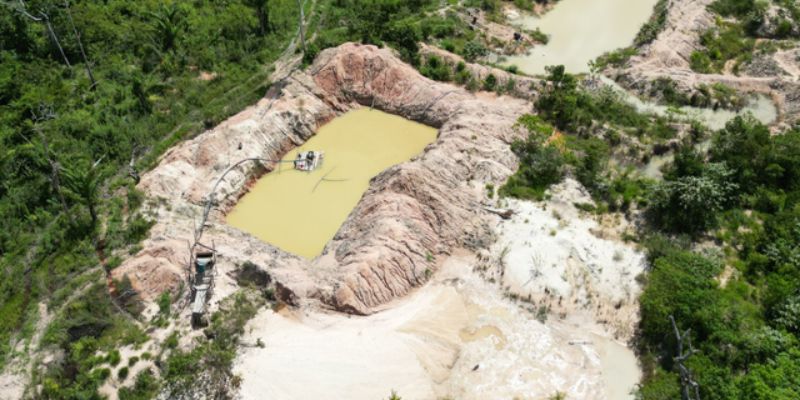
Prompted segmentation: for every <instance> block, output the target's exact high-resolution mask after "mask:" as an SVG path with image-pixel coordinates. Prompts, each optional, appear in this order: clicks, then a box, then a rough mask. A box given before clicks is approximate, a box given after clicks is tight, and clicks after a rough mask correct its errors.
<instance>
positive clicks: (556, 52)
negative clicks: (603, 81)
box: [503, 0, 657, 75]
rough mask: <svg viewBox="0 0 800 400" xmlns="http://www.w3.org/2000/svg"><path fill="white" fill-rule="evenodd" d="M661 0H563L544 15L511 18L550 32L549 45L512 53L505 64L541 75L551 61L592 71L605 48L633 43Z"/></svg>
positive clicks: (571, 68) (579, 69) (569, 69)
mask: <svg viewBox="0 0 800 400" xmlns="http://www.w3.org/2000/svg"><path fill="white" fill-rule="evenodd" d="M656 2H657V0H561V1H559V2H558V4H557V5H556V6H555V7H554V8H553V9H552V10H550V11H549V12H547V13H546V14H544V15H543V16H542V17H536V16H522V17H519V18H518V19H516V20H511V23H512V24H515V25H519V26H521V27H523V28H525V29H530V30H533V29H536V28H539V29H540V30H541V31H542V32H544V33H546V34H547V35H549V36H550V41H549V42H548V43H547V44H546V45H541V46H535V47H534V48H533V49H531V51H530V52H529V53H528V54H523V55H518V56H511V57H508V58H507V59H506V61H505V62H503V64H505V65H516V66H517V67H519V69H520V71H522V72H525V73H528V74H532V75H540V74H544V73H545V69H544V68H545V67H546V66H548V65H564V67H566V69H567V71H569V72H572V73H581V72H589V61H592V60H594V59H595V58H597V57H598V56H600V55H602V54H603V53H605V52H608V51H611V50H615V49H618V48H621V47H627V46H630V45H631V44H633V39H634V38H635V37H636V34H637V33H638V32H639V29H640V28H641V26H642V25H643V24H644V23H645V22H647V20H648V18H650V15H652V13H653V7H654V6H655V4H656Z"/></svg>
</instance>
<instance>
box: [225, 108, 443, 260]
mask: <svg viewBox="0 0 800 400" xmlns="http://www.w3.org/2000/svg"><path fill="white" fill-rule="evenodd" d="M435 139H436V129H434V128H431V127H429V126H426V125H422V124H420V123H417V122H413V121H410V120H407V119H405V118H402V117H399V116H396V115H392V114H388V113H385V112H382V111H378V110H373V109H368V108H361V109H357V110H353V111H350V112H348V113H346V114H344V115H342V116H340V117H338V118H336V119H334V120H333V121H331V122H329V123H327V124H326V125H324V126H322V127H321V128H320V129H319V131H318V132H317V133H316V135H314V136H313V137H312V138H311V139H309V140H308V141H307V142H306V143H304V144H303V145H302V146H300V147H298V148H296V149H294V150H293V151H291V152H289V153H288V154H287V155H286V156H285V157H284V159H286V160H292V159H294V158H295V157H296V155H297V153H299V152H302V151H308V150H314V151H322V152H324V161H323V164H322V166H321V167H319V168H317V169H316V170H314V171H311V172H302V171H297V170H294V169H292V167H291V164H283V165H282V166H281V164H278V165H279V167H277V169H276V170H274V171H273V172H270V173H268V174H266V175H264V176H263V177H262V178H261V179H259V180H258V182H256V183H255V185H254V186H253V187H252V188H251V190H250V191H249V193H247V194H246V195H245V196H244V197H242V198H241V199H240V200H239V202H238V203H237V204H236V206H235V207H234V208H233V209H232V210H231V211H230V212H229V213H228V215H227V216H226V220H227V222H228V224H229V225H231V226H234V227H236V228H239V229H241V230H243V231H245V232H248V233H250V234H252V235H254V236H256V237H258V238H259V239H261V240H263V241H265V242H267V243H270V244H273V245H275V246H277V247H279V248H281V249H283V250H285V251H288V252H290V253H294V254H297V255H300V256H303V257H306V258H313V257H316V256H317V255H319V254H320V253H321V252H322V249H323V248H324V247H325V244H326V243H328V241H329V240H330V239H331V238H333V236H334V235H335V234H336V231H337V230H338V229H339V227H340V226H341V224H342V223H343V222H344V221H345V219H347V216H348V215H349V214H350V211H351V210H352V209H353V208H354V207H355V206H356V204H357V203H358V201H359V199H360V198H361V196H362V195H363V193H364V192H365V191H366V190H367V188H368V187H369V181H370V179H371V178H372V177H374V176H375V175H377V174H379V173H380V172H381V171H383V170H385V169H387V168H389V167H390V166H392V165H395V164H399V163H401V162H404V161H407V160H409V159H411V158H412V157H414V156H415V155H417V154H419V153H421V152H422V150H423V149H424V148H425V146H426V145H428V144H429V143H431V142H433V141H434V140H435Z"/></svg>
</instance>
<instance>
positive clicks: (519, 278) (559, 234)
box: [490, 179, 645, 341]
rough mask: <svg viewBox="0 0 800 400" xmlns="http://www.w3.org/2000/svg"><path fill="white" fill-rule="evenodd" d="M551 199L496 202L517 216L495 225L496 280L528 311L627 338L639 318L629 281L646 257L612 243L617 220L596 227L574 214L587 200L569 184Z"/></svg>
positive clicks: (620, 222) (621, 225) (619, 227)
mask: <svg viewBox="0 0 800 400" xmlns="http://www.w3.org/2000/svg"><path fill="white" fill-rule="evenodd" d="M550 193H551V198H550V199H549V200H548V201H545V202H537V203H533V202H529V201H517V200H513V199H510V200H503V202H504V205H505V206H507V207H508V208H510V209H512V210H514V211H516V213H515V215H514V216H513V217H512V218H511V219H510V220H508V221H502V222H500V223H499V225H498V227H497V231H498V232H499V238H498V240H497V242H496V243H495V246H494V248H493V250H492V254H493V256H494V257H497V258H498V260H497V261H496V264H497V268H498V269H502V270H503V273H502V274H498V273H497V272H495V273H494V275H495V279H497V280H500V281H502V282H503V286H505V287H506V288H508V290H510V291H511V292H514V293H516V294H518V295H519V296H520V297H522V298H525V299H529V301H530V302H531V303H533V305H534V306H535V307H546V308H548V309H549V310H550V312H551V313H553V314H560V315H571V314H573V313H574V312H576V311H584V312H587V313H589V314H591V315H593V316H594V319H595V320H596V321H598V322H600V323H603V324H604V325H605V326H606V330H607V331H608V332H609V333H611V334H613V335H614V336H615V337H617V338H619V339H620V340H623V341H627V340H630V338H631V337H632V335H633V331H634V328H635V325H636V323H637V322H638V320H639V307H638V302H637V301H636V299H637V297H638V295H639V292H640V288H639V285H638V284H637V283H636V282H635V277H636V275H638V274H640V273H642V272H644V269H645V257H644V255H643V254H642V253H641V252H640V251H638V250H637V249H635V248H634V246H633V245H630V244H627V243H624V242H623V241H622V240H620V239H619V238H620V236H621V233H622V231H623V230H624V229H625V227H626V224H627V222H626V221H625V219H624V218H622V217H621V216H618V218H613V217H611V218H608V220H607V221H605V223H604V224H600V223H598V222H597V221H596V220H595V219H594V218H593V217H592V216H590V215H588V214H586V213H582V212H581V211H579V210H578V209H577V208H576V207H575V204H576V203H592V199H591V197H589V195H588V193H586V192H585V191H584V190H583V188H582V186H581V185H580V184H579V183H578V182H576V181H575V180H572V179H567V180H565V181H564V182H563V183H561V184H559V185H556V186H554V187H553V189H552V190H551V192H550ZM491 272H492V271H490V273H491Z"/></svg>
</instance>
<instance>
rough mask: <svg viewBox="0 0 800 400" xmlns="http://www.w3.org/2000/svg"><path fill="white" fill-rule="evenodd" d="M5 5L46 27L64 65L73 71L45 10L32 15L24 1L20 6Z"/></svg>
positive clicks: (9, 3) (21, 1)
mask: <svg viewBox="0 0 800 400" xmlns="http://www.w3.org/2000/svg"><path fill="white" fill-rule="evenodd" d="M3 4H4V5H5V6H6V7H9V8H11V9H12V10H14V11H16V12H18V13H19V14H20V15H22V16H24V17H25V18H28V19H30V20H31V21H34V22H41V23H43V24H44V26H45V27H47V33H48V34H49V36H50V39H51V40H52V41H53V43H54V44H55V45H56V47H57V48H58V52H59V53H61V57H62V58H63V59H64V63H65V64H67V67H69V68H70V69H72V64H71V63H70V62H69V59H68V58H67V54H66V53H64V48H63V47H61V41H59V40H58V35H56V31H55V30H54V29H53V24H52V23H50V16H49V15H47V13H46V12H44V10H38V11H36V12H35V14H36V15H34V14H31V13H30V12H28V5H27V4H25V1H24V0H19V3H18V4H15V3H13V2H4V3H3Z"/></svg>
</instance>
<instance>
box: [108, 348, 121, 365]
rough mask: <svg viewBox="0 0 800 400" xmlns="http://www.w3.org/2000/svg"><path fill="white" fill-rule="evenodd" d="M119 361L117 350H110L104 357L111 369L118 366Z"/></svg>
mask: <svg viewBox="0 0 800 400" xmlns="http://www.w3.org/2000/svg"><path fill="white" fill-rule="evenodd" d="M119 361H120V355H119V350H111V351H110V352H109V353H108V355H107V356H106V362H108V363H109V364H110V365H111V366H112V367H116V366H117V364H119Z"/></svg>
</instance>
